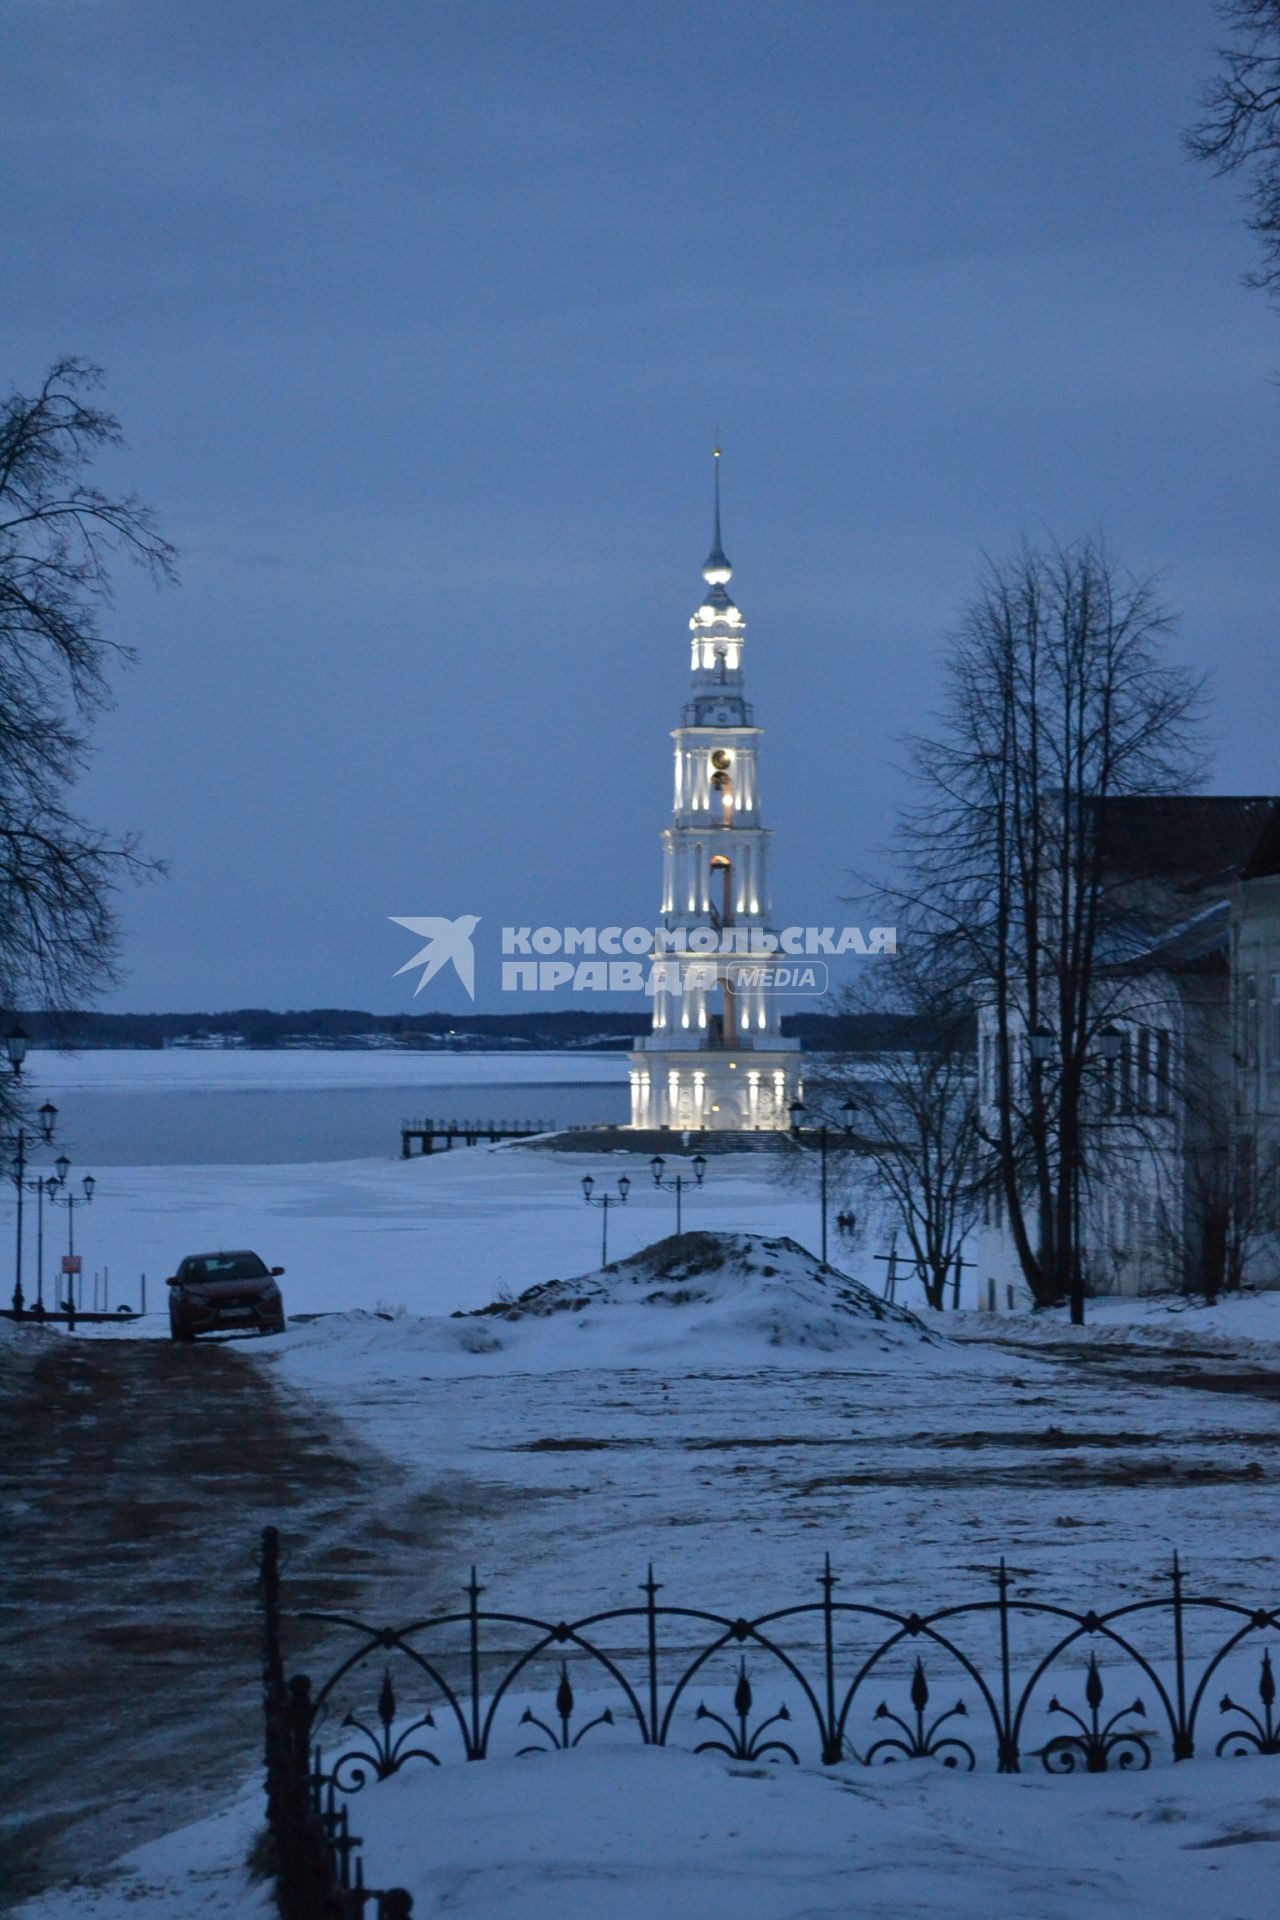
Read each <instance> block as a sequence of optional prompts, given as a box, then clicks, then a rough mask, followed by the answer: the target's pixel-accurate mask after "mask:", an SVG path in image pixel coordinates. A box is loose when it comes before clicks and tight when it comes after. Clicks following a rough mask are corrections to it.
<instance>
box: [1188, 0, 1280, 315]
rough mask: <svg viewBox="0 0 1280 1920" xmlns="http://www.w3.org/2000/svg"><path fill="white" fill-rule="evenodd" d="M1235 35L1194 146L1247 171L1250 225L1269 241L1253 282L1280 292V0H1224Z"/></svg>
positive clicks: (1209, 159) (1205, 156)
mask: <svg viewBox="0 0 1280 1920" xmlns="http://www.w3.org/2000/svg"><path fill="white" fill-rule="evenodd" d="M1218 13H1219V15H1220V17H1221V18H1222V19H1223V20H1224V21H1225V22H1226V23H1227V25H1228V26H1229V27H1230V28H1231V29H1232V30H1233V35H1234V37H1233V39H1232V40H1231V42H1230V43H1229V44H1228V45H1227V46H1224V47H1222V48H1221V49H1220V50H1219V59H1220V61H1221V66H1220V68H1219V71H1218V74H1217V76H1216V78H1215V79H1214V80H1213V82H1212V83H1211V85H1210V86H1209V88H1208V90H1207V92H1206V93H1205V96H1204V102H1203V116H1202V118H1201V119H1200V121H1199V123H1198V124H1197V125H1196V126H1195V127H1193V128H1192V129H1191V131H1190V132H1189V133H1188V134H1187V136H1186V142H1187V147H1188V148H1189V150H1190V152H1191V153H1192V154H1193V155H1194V156H1195V158H1196V159H1197V160H1203V161H1204V162H1205V163H1206V164H1207V165H1208V166H1210V167H1212V168H1213V170H1214V172H1215V173H1219V174H1228V173H1241V172H1244V173H1247V174H1248V175H1249V176H1250V180H1249V188H1248V193H1247V196H1246V197H1247V201H1248V205H1249V209H1250V215H1249V225H1250V227H1251V228H1252V230H1253V232H1254V233H1256V234H1257V235H1258V238H1259V240H1260V241H1261V243H1262V265H1261V267H1259V268H1257V269H1255V271H1254V272H1252V273H1250V274H1249V275H1248V276H1247V277H1248V280H1249V282H1250V284H1251V285H1252V286H1256V287H1262V288H1264V289H1265V290H1266V291H1267V292H1268V293H1269V294H1270V295H1271V296H1272V298H1273V299H1274V298H1276V297H1278V296H1280V0H1220V4H1219V7H1218Z"/></svg>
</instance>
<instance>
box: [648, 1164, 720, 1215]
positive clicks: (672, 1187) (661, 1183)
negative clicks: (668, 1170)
mask: <svg viewBox="0 0 1280 1920" xmlns="http://www.w3.org/2000/svg"><path fill="white" fill-rule="evenodd" d="M666 1164H667V1163H666V1161H665V1160H664V1159H663V1157H662V1155H661V1154H660V1153H655V1154H654V1156H653V1158H652V1160H651V1161H650V1162H649V1165H650V1166H651V1167H652V1168H653V1184H654V1186H655V1187H661V1189H662V1191H663V1192H664V1193H674V1195H675V1197H676V1232H677V1234H680V1233H683V1232H684V1215H683V1209H682V1204H681V1203H682V1200H683V1196H684V1190H685V1188H686V1187H687V1186H688V1184H689V1181H688V1177H687V1176H686V1175H685V1174H683V1173H678V1174H677V1175H676V1177H675V1179H674V1180H664V1179H663V1177H662V1169H663V1168H664V1167H665V1166H666ZM706 1171H707V1157H706V1155H705V1154H703V1153H695V1154H694V1156H693V1184H694V1185H695V1186H696V1187H700V1186H701V1185H702V1181H703V1176H704V1175H705V1173H706Z"/></svg>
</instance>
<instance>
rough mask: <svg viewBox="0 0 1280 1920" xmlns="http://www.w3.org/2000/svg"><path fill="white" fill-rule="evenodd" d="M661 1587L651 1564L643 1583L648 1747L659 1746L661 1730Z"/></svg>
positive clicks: (650, 1563)
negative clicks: (647, 1658)
mask: <svg viewBox="0 0 1280 1920" xmlns="http://www.w3.org/2000/svg"><path fill="white" fill-rule="evenodd" d="M661 1585H662V1582H661V1581H660V1580H655V1579H654V1577H653V1562H652V1560H651V1561H650V1562H649V1573H648V1577H647V1578H646V1580H645V1583H644V1596H645V1610H646V1614H647V1625H648V1647H649V1729H648V1732H647V1734H646V1735H645V1738H646V1739H647V1740H648V1742H649V1744H650V1746H655V1747H656V1746H661V1744H662V1729H661V1728H660V1727H659V1725H658V1607H657V1600H658V1591H659V1589H660V1587H661Z"/></svg>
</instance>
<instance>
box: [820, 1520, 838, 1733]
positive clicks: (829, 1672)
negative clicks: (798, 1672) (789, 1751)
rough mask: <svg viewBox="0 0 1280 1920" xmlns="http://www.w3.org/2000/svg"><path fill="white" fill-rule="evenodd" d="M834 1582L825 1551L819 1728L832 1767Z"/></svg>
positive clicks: (834, 1654)
mask: <svg viewBox="0 0 1280 1920" xmlns="http://www.w3.org/2000/svg"><path fill="white" fill-rule="evenodd" d="M835 1584H836V1576H835V1574H834V1573H832V1571H831V1555H830V1554H829V1553H828V1554H827V1555H826V1556H825V1557H824V1560H823V1567H822V1655H823V1666H824V1670H825V1676H824V1677H825V1679H826V1688H827V1724H826V1726H825V1727H824V1728H823V1729H822V1764H823V1766H824V1767H834V1766H835V1764H836V1762H837V1761H838V1760H839V1758H840V1748H841V1746H842V1745H843V1742H842V1740H841V1739H840V1737H839V1735H838V1734H837V1733H836V1646H835V1618H834V1614H833V1609H832V1600H831V1589H832V1588H833V1587H834V1586H835Z"/></svg>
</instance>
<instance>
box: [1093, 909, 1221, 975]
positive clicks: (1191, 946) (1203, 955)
mask: <svg viewBox="0 0 1280 1920" xmlns="http://www.w3.org/2000/svg"><path fill="white" fill-rule="evenodd" d="M1230 950H1231V902H1230V901H1229V900H1215V901H1214V902H1213V904H1212V905H1211V906H1208V907H1202V908H1201V910H1200V912H1199V913H1196V914H1193V915H1192V917H1191V918H1190V919H1189V920H1184V921H1183V922H1182V923H1181V925H1179V926H1176V927H1170V928H1169V929H1168V931H1167V932H1165V933H1162V934H1161V935H1160V937H1159V939H1157V940H1153V941H1152V942H1151V943H1150V944H1149V945H1148V946H1146V947H1145V948H1143V949H1142V951H1141V952H1139V953H1136V954H1133V955H1131V956H1130V958H1129V959H1127V960H1126V961H1124V962H1123V963H1122V964H1121V965H1120V966H1119V967H1118V968H1116V969H1115V971H1117V972H1121V973H1225V972H1226V970H1227V962H1228V957H1229V954H1230Z"/></svg>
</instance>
